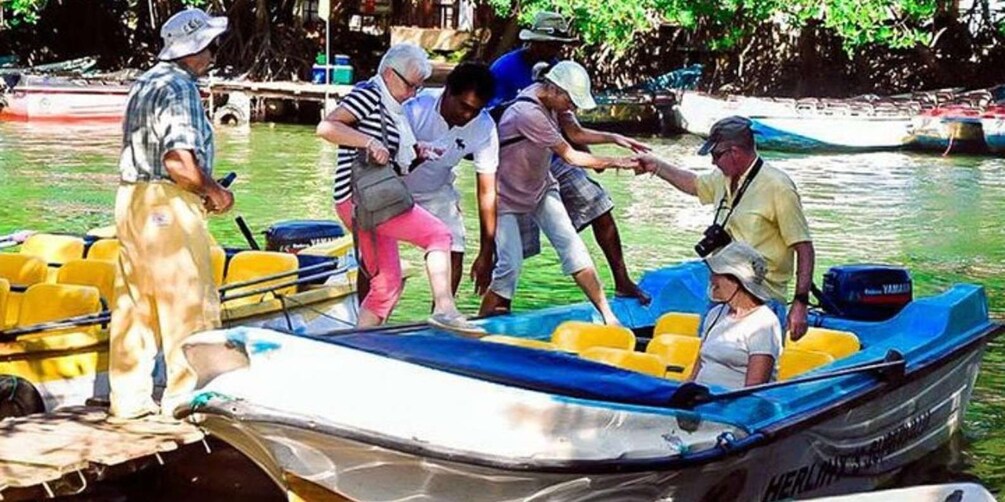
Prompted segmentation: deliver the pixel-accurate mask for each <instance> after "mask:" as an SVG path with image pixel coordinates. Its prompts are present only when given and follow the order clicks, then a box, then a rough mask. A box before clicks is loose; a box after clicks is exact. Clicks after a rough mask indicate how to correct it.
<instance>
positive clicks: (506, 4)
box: [485, 0, 938, 53]
mask: <svg viewBox="0 0 1005 502" xmlns="http://www.w3.org/2000/svg"><path fill="white" fill-rule="evenodd" d="M485 1H486V2H487V3H488V4H489V5H491V6H492V7H493V8H495V10H496V12H498V13H499V14H501V15H508V14H510V13H511V11H512V10H513V9H514V3H513V2H512V1H511V0H485ZM937 4H938V1H937V0H524V1H521V2H520V3H519V12H518V15H519V18H520V20H521V21H522V22H523V23H525V24H529V23H530V21H531V19H533V15H534V13H535V12H537V11H539V10H554V11H558V12H561V13H563V14H565V15H572V16H575V23H576V27H577V28H578V30H579V32H580V33H581V34H582V37H583V39H584V41H585V42H587V43H589V44H604V45H606V46H608V47H611V48H613V49H614V50H615V51H622V50H624V49H626V48H628V47H629V46H631V44H632V43H633V40H634V37H635V36H636V35H638V34H640V33H645V32H648V31H651V30H654V29H656V28H657V27H658V26H659V25H660V24H661V23H667V24H671V25H676V26H680V27H682V28H685V29H688V30H692V31H697V30H701V31H702V32H703V33H704V34H706V35H709V37H708V38H709V40H710V46H711V48H712V49H713V50H715V49H721V50H726V49H730V48H732V47H735V46H736V44H737V43H739V42H740V40H742V39H743V38H744V37H745V36H747V35H750V34H751V33H752V32H753V30H754V29H755V28H757V27H758V26H761V25H763V24H765V23H768V22H781V23H785V24H787V25H789V26H791V27H793V28H800V27H802V26H805V25H806V24H807V23H808V22H810V21H814V22H817V23H820V24H821V25H823V26H824V27H825V28H827V29H830V30H833V31H834V32H835V33H837V34H838V35H839V36H840V37H841V39H842V40H843V42H844V46H845V49H846V50H847V51H848V52H849V53H852V52H855V51H856V50H858V49H861V48H863V47H865V46H868V45H872V44H877V45H882V46H886V47H890V48H906V47H913V46H915V45H917V44H924V43H929V42H930V41H931V33H930V30H929V31H926V30H925V28H926V27H927V25H928V24H929V23H930V21H931V20H932V18H933V17H934V16H935V13H936V9H937Z"/></svg>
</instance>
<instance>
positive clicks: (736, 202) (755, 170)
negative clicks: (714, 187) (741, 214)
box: [712, 156, 764, 227]
mask: <svg viewBox="0 0 1005 502" xmlns="http://www.w3.org/2000/svg"><path fill="white" fill-rule="evenodd" d="M762 165H764V160H763V159H761V157H760V156H758V157H757V160H755V161H754V165H753V166H751V167H750V174H748V175H747V177H746V178H745V179H744V180H743V184H741V185H740V188H739V189H737V190H736V195H735V196H734V197H733V203H732V204H731V205H730V206H729V212H728V213H726V217H725V218H723V219H722V223H719V222H718V221H717V220H718V219H719V212H720V211H722V209H723V207H725V206H726V194H723V195H722V200H721V201H719V207H718V208H716V210H715V217H714V218H713V220H712V224H718V225H721V226H723V227H725V226H726V222H727V221H729V217H730V216H732V215H733V210H734V209H736V206H738V205H739V204H740V199H741V198H742V197H743V194H744V193H746V192H747V188H748V187H749V186H750V183H751V182H753V181H754V177H755V176H757V173H759V172H761V166H762Z"/></svg>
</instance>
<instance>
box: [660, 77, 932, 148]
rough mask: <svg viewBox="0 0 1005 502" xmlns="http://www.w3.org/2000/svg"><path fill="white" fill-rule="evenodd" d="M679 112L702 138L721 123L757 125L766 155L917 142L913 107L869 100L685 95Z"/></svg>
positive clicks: (684, 124)
mask: <svg viewBox="0 0 1005 502" xmlns="http://www.w3.org/2000/svg"><path fill="white" fill-rule="evenodd" d="M676 110H677V116H678V120H679V121H680V123H681V125H682V127H683V128H684V129H685V130H687V131H688V132H690V133H692V134H697V135H699V136H703V137H704V136H708V133H709V131H710V129H711V127H712V124H714V123H715V122H716V121H717V120H719V119H722V118H724V117H727V116H730V115H740V116H744V117H747V118H749V119H750V120H751V121H753V123H754V125H753V129H754V134H755V138H756V139H757V146H758V147H759V148H762V149H766V150H783V151H806V150H830V151H868V150H888V149H895V148H902V147H904V146H907V145H908V144H909V143H910V142H911V141H912V136H911V134H910V127H911V124H912V122H911V117H912V114H911V111H910V109H909V108H905V107H896V106H892V105H880V104H873V103H870V102H868V101H827V100H817V99H807V100H799V101H797V100H793V99H789V100H786V99H777V98H775V99H768V98H751V97H740V96H728V97H716V96H711V95H707V94H701V93H697V92H684V93H682V94H681V97H680V101H679V103H678V105H677V106H676ZM919 110H920V108H919Z"/></svg>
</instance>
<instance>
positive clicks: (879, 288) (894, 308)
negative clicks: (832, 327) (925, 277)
mask: <svg viewBox="0 0 1005 502" xmlns="http://www.w3.org/2000/svg"><path fill="white" fill-rule="evenodd" d="M819 296H820V298H819V300H820V304H821V306H822V307H823V309H824V311H826V312H827V313H829V314H833V315H836V316H840V317H844V318H847V319H854V320H861V321H882V320H886V319H889V318H891V317H893V316H895V315H897V313H899V312H900V311H901V310H902V309H903V308H904V306H906V305H907V304H908V303H911V300H912V299H913V298H914V290H913V283H912V281H911V275H910V273H908V271H907V269H905V268H902V267H895V266H890V265H873V264H859V265H840V266H836V267H831V268H830V269H829V270H828V271H827V273H826V274H824V283H823V289H822V291H821V292H820V295H819Z"/></svg>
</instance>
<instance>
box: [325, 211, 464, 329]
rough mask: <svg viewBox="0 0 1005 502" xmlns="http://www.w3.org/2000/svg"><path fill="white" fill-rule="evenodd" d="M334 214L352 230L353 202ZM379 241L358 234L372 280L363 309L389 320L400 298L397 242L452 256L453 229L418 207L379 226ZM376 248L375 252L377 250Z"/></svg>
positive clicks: (362, 257) (361, 233)
mask: <svg viewBox="0 0 1005 502" xmlns="http://www.w3.org/2000/svg"><path fill="white" fill-rule="evenodd" d="M335 211H336V212H337V213H338V216H339V218H340V219H341V220H342V222H343V223H345V224H346V226H348V227H350V230H351V229H352V226H353V218H352V215H353V204H352V200H345V201H342V202H339V203H338V204H335ZM376 234H377V236H376V239H374V238H373V237H371V235H370V232H364V231H360V232H359V233H358V234H357V238H358V239H359V242H357V246H358V247H359V254H360V260H361V263H362V265H363V266H364V267H366V270H367V272H368V273H370V274H371V277H370V292H369V293H367V295H366V298H364V299H363V303H362V304H361V306H362V307H363V308H365V309H367V310H369V311H370V312H372V313H374V314H375V315H377V316H378V317H380V318H381V319H387V316H389V315H391V310H392V309H393V308H394V306H395V304H397V303H398V299H399V298H400V297H401V290H402V282H401V258H400V257H399V255H398V241H405V242H408V243H410V244H414V245H415V246H417V247H419V248H422V249H423V250H424V251H425V252H427V253H428V252H430V251H445V252H448V253H449V252H450V241H451V238H450V229H449V228H447V226H446V225H445V224H444V223H443V222H442V221H440V220H439V218H437V217H435V216H433V215H432V214H431V213H430V212H429V211H426V210H425V209H422V208H421V207H419V206H418V205H415V206H414V207H412V209H410V210H408V211H406V212H404V213H402V214H399V215H398V216H395V217H394V218H391V219H390V220H387V221H385V222H384V223H381V224H380V225H377V229H376ZM374 244H376V249H374Z"/></svg>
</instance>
